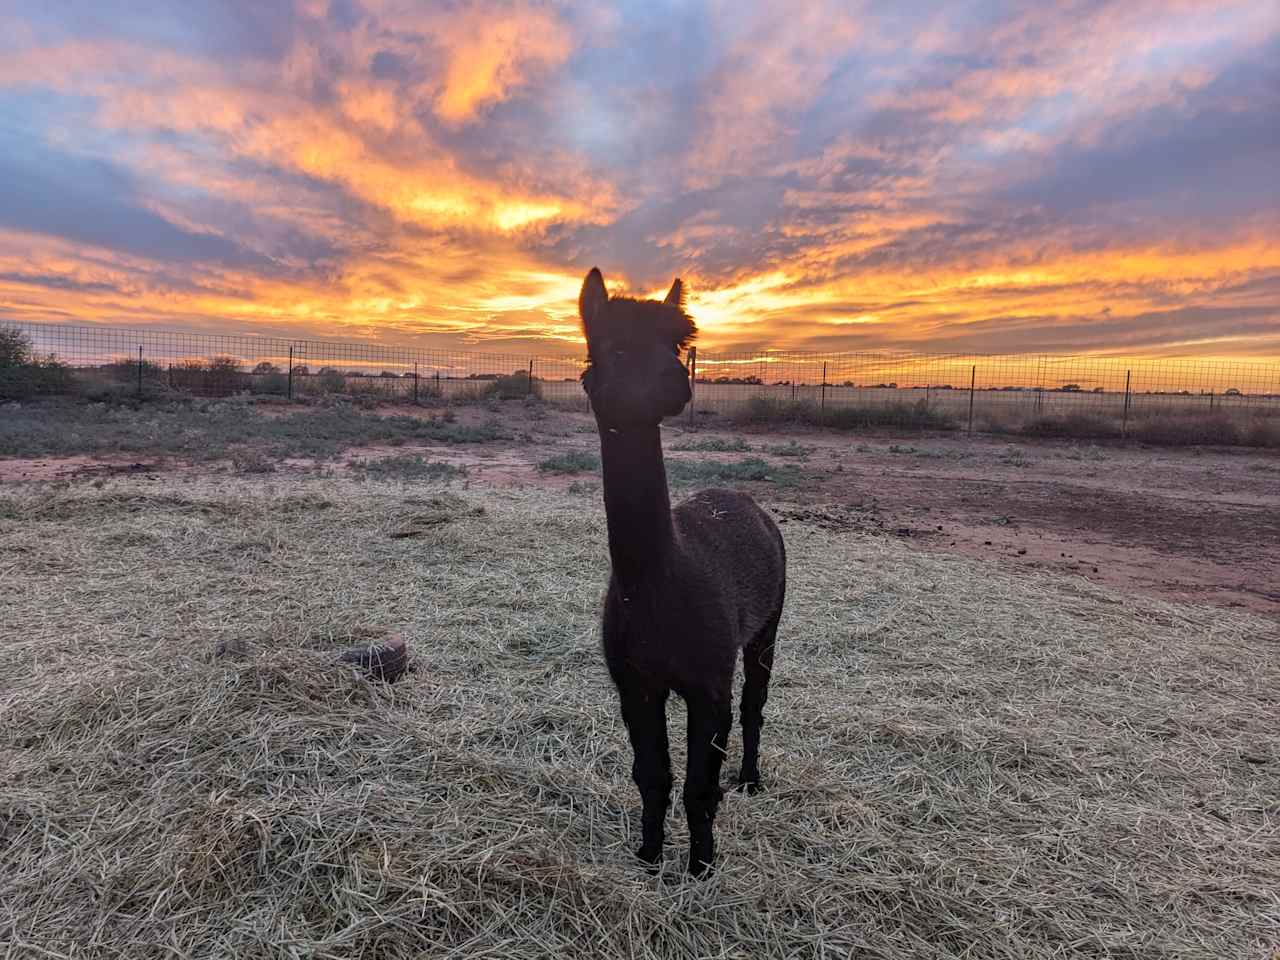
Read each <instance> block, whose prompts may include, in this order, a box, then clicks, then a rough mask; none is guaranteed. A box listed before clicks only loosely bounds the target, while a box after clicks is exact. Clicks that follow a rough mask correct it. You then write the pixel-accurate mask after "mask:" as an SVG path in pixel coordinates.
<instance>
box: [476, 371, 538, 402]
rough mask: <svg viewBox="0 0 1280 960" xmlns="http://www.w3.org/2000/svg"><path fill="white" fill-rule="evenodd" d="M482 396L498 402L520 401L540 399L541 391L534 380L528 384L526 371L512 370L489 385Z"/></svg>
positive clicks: (527, 372)
mask: <svg viewBox="0 0 1280 960" xmlns="http://www.w3.org/2000/svg"><path fill="white" fill-rule="evenodd" d="M484 395H485V396H486V397H495V398H497V399H498V400H522V399H524V398H525V397H528V396H535V397H540V396H542V391H541V389H540V388H539V386H538V383H537V381H536V380H535V381H534V382H533V383H532V384H530V382H529V371H528V370H513V371H512V372H511V373H508V374H504V375H502V376H500V377H498V378H497V379H496V380H494V381H493V382H492V383H490V384H489V386H487V387H486V388H485V391H484Z"/></svg>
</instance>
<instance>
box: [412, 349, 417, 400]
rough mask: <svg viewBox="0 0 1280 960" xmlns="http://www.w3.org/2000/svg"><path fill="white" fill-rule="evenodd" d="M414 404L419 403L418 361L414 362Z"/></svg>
mask: <svg viewBox="0 0 1280 960" xmlns="http://www.w3.org/2000/svg"><path fill="white" fill-rule="evenodd" d="M413 402H414V403H415V404H416V403H417V402H418V361H417V360H415V361H413Z"/></svg>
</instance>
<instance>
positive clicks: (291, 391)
mask: <svg viewBox="0 0 1280 960" xmlns="http://www.w3.org/2000/svg"><path fill="white" fill-rule="evenodd" d="M288 399H290V400H292V399H293V347H290V348H289V392H288Z"/></svg>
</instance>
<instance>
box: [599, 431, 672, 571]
mask: <svg viewBox="0 0 1280 960" xmlns="http://www.w3.org/2000/svg"><path fill="white" fill-rule="evenodd" d="M600 459H601V462H602V466H603V468H604V509H605V515H606V516H607V517H608V521H609V554H610V556H611V557H612V559H613V570H614V574H615V575H616V576H617V577H618V579H619V581H621V582H622V583H624V584H625V583H634V582H637V581H639V580H642V579H644V577H645V576H646V574H648V573H649V572H650V571H651V570H654V569H657V568H658V567H659V566H660V565H661V564H662V562H663V560H664V559H665V558H666V556H667V554H668V552H669V551H670V548H671V543H672V539H673V536H674V534H673V527H672V524H671V498H670V496H669V495H668V493H667V471H666V468H665V467H664V466H663V463H662V438H661V435H660V433H659V430H658V427H657V425H656V424H655V425H654V426H652V427H638V428H633V429H628V430H626V431H611V430H609V429H607V428H606V427H604V426H603V425H602V426H601V427H600Z"/></svg>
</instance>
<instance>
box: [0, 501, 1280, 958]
mask: <svg viewBox="0 0 1280 960" xmlns="http://www.w3.org/2000/svg"><path fill="white" fill-rule="evenodd" d="M783 531H784V534H785V536H786V538H787V543H788V547H789V553H790V574H791V588H790V593H789V597H788V603H787V609H786V615H785V618H784V621H783V627H782V631H781V635H780V640H779V643H780V648H779V653H778V660H777V665H776V673H775V679H774V683H773V696H772V698H771V700H770V703H769V710H768V725H767V726H766V728H765V739H764V744H763V766H764V771H765V776H766V778H767V780H768V784H769V789H768V792H767V793H765V794H763V795H761V796H758V797H752V798H748V797H744V796H740V795H738V794H729V795H728V796H727V798H726V801H725V803H724V805H723V807H722V810H721V816H720V819H719V821H718V825H717V830H718V839H719V852H720V862H719V870H718V871H717V873H716V874H715V876H714V877H713V878H712V879H711V880H709V881H705V882H692V881H687V880H685V878H684V876H683V874H682V872H681V869H680V867H681V865H682V862H683V850H684V844H685V829H684V824H683V818H682V816H681V814H680V809H679V806H678V797H679V782H677V787H676V798H677V804H676V806H675V807H673V811H672V816H671V818H670V820H669V823H668V834H669V844H670V846H669V848H668V852H667V859H666V863H665V867H664V869H663V872H662V873H661V875H660V876H658V877H656V878H655V877H650V876H648V875H646V874H645V873H644V872H643V871H642V870H641V869H640V868H639V867H638V866H637V864H636V863H635V862H634V861H633V859H632V857H631V852H630V851H631V850H632V848H633V847H634V846H635V845H636V844H637V833H638V826H639V825H638V805H637V798H636V796H635V791H634V788H633V786H632V784H631V782H630V776H629V773H630V751H629V748H628V746H627V743H626V738H625V734H624V731H623V728H622V725H621V722H620V720H619V718H618V714H617V708H616V704H615V698H614V693H613V690H612V688H611V687H610V685H609V682H608V678H607V675H606V673H605V671H604V667H603V664H602V662H601V660H600V656H599V653H598V649H597V644H598V638H597V629H598V628H597V626H596V610H597V605H598V601H599V596H600V593H601V590H602V586H603V580H604V576H605V562H606V551H605V542H604V527H603V520H602V515H601V512H600V509H599V506H598V503H597V502H596V498H595V497H594V496H588V497H583V496H576V497H575V496H574V495H572V494H565V493H557V492H548V491H546V490H542V491H538V492H537V493H536V494H533V493H520V492H514V491H495V490H486V489H478V488H468V487H461V486H457V485H455V486H454V487H453V488H449V487H444V486H440V485H439V484H419V483H414V484H401V483H392V482H387V481H381V480H369V481H365V482H359V481H356V480H334V479H314V478H313V479H280V478H278V477H271V478H266V479H264V478H250V479H243V478H240V479H237V478H227V479H180V478H167V479H160V480H154V481H147V480H145V479H143V478H131V479H121V480H115V481H105V482H104V481H101V480H100V481H97V482H96V484H89V483H80V484H75V485H60V486H53V485H29V486H24V487H16V486H11V487H9V488H7V489H5V490H4V491H0V584H3V589H0V645H2V652H3V656H2V657H0V947H3V948H4V949H0V956H14V957H26V956H31V957H35V956H44V957H57V956H75V957H113V956H121V957H124V956H127V957H150V956H155V957H161V956H163V957H212V956H220V957H225V956H235V957H238V958H257V957H286V956H287V957H344V958H345V957H362V958H373V957H378V958H401V957H417V956H432V957H438V956H448V955H456V956H468V957H504V958H505V957H546V956H551V955H564V956H583V957H585V956H605V957H635V958H645V957H655V958H656V957H663V958H667V957H743V958H747V957H750V958H767V957H808V956H818V957H822V956H826V957H845V956H850V955H857V956H867V957H919V958H931V957H953V956H971V957H1000V958H1015V957H1016V958H1039V957H1143V958H1148V957H1180V958H1181V957H1231V958H1246V957H1261V958H1267V960H1270V958H1271V956H1272V951H1273V950H1275V949H1276V948H1277V947H1280V799H1278V798H1280V743H1278V741H1277V734H1276V717H1277V716H1280V703H1278V702H1277V701H1278V699H1280V656H1277V654H1278V653H1280V636H1278V632H1280V631H1278V630H1277V625H1276V623H1275V621H1274V620H1268V619H1264V618H1260V617H1254V616H1251V615H1247V614H1244V613H1239V612H1229V611H1223V610H1217V609H1208V608H1195V607H1185V606H1174V605H1170V604H1166V603H1163V602H1160V601H1157V600H1145V599H1130V598H1122V597H1120V596H1118V595H1115V594H1112V593H1108V592H1106V591H1105V590H1103V589H1102V588H1099V587H1095V586H1091V585H1089V584H1087V583H1085V582H1084V581H1082V580H1078V579H1065V578H1050V577H1048V576H1041V577H1036V576H1027V575H1015V574H1012V573H1005V572H1002V571H1000V570H997V569H996V568H995V567H994V566H992V565H988V564H985V563H983V562H981V561H976V560H972V559H965V558H959V557H944V556H938V555H932V554H926V553H921V552H916V551H913V550H912V548H911V547H910V546H909V545H908V544H904V543H902V542H900V541H897V540H893V539H886V538H881V537H878V536H875V535H872V534H867V533H863V532H860V531H859V529H858V526H857V523H856V522H855V518H850V517H845V516H842V515H841V514H840V513H839V511H836V510H826V511H805V512H802V513H799V514H796V513H794V512H793V519H792V520H791V521H790V522H788V523H787V524H786V525H785V526H784V527H783ZM391 630H396V631H403V633H404V634H405V636H406V637H407V638H408V640H409V643H410V645H411V648H412V650H413V654H414V661H415V665H416V670H415V672H413V673H411V674H409V675H408V676H407V677H406V678H405V679H404V680H402V681H401V682H400V683H398V684H396V685H394V686H386V685H383V684H380V683H377V682H373V681H369V680H366V679H363V678H361V677H359V676H358V675H356V674H355V673H354V672H353V671H352V670H351V669H349V668H346V667H339V666H335V665H334V664H333V659H334V655H335V653H336V652H337V651H339V650H341V649H343V648H345V647H348V646H350V645H352V644H353V643H357V642H360V641H361V640H362V639H367V638H370V637H376V636H379V635H380V634H381V633H383V632H386V631H391ZM738 750H739V736H738V732H737V730H736V729H735V733H734V741H733V743H732V745H731V747H730V756H729V760H728V762H727V763H726V775H727V774H728V773H729V772H730V771H732V770H733V769H735V768H736V765H737V758H738ZM683 752H684V751H683V712H682V709H681V708H678V707H677V708H676V709H675V710H674V716H673V755H674V756H673V759H674V761H675V764H676V766H677V769H681V768H682V767H683ZM678 781H679V778H678ZM570 951H572V952H570Z"/></svg>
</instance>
